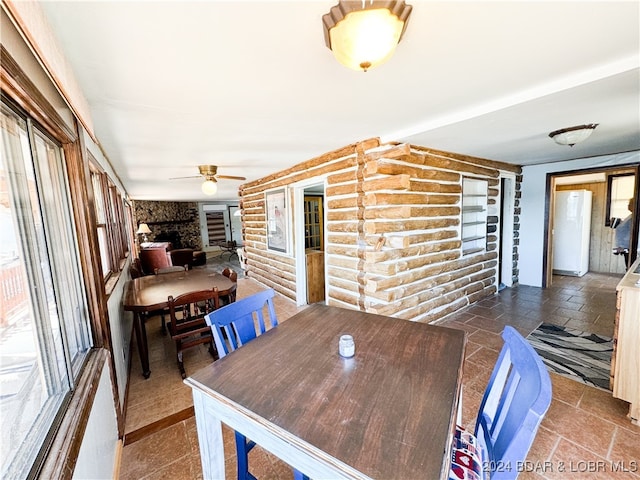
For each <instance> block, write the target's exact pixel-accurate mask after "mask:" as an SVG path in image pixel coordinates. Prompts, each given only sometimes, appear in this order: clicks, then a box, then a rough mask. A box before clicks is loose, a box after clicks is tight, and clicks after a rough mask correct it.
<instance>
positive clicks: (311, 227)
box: [304, 196, 324, 250]
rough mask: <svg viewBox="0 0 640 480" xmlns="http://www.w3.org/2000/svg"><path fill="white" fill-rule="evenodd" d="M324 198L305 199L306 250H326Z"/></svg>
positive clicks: (308, 197)
mask: <svg viewBox="0 0 640 480" xmlns="http://www.w3.org/2000/svg"><path fill="white" fill-rule="evenodd" d="M322 199H323V197H316V196H313V197H311V196H305V197H304V248H311V249H313V250H324V247H323V240H324V238H323V237H324V235H323V234H322V223H323V221H324V220H323V217H322Z"/></svg>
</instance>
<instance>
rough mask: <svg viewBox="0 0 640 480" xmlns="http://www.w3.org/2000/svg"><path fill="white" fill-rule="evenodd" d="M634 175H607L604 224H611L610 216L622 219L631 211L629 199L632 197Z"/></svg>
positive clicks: (607, 225) (608, 225)
mask: <svg viewBox="0 0 640 480" xmlns="http://www.w3.org/2000/svg"><path fill="white" fill-rule="evenodd" d="M635 183H636V177H635V175H633V174H622V175H609V176H608V177H607V215H605V219H604V224H605V226H606V227H610V226H611V219H612V218H619V219H620V220H624V219H625V218H627V217H628V216H629V215H631V212H630V211H629V200H630V199H632V198H633V190H634V187H635Z"/></svg>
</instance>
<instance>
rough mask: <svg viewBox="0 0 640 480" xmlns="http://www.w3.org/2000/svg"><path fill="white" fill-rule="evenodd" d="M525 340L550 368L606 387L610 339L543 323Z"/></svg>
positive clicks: (610, 348)
mask: <svg viewBox="0 0 640 480" xmlns="http://www.w3.org/2000/svg"><path fill="white" fill-rule="evenodd" d="M527 340H528V341H529V343H530V344H531V346H533V348H534V349H535V351H536V352H538V355H540V357H542V361H543V362H544V364H545V365H546V366H547V368H548V369H549V371H551V372H555V373H557V374H559V375H564V376H567V377H569V378H571V379H573V380H577V381H579V382H582V383H585V384H587V385H591V386H594V387H598V388H602V389H603V390H609V372H610V368H611V353H612V351H613V342H612V340H611V339H610V338H608V337H603V336H602V335H596V334H593V333H589V332H581V331H580V330H572V329H569V328H565V327H559V326H557V325H551V324H547V323H543V324H542V325H540V326H539V327H538V328H537V329H536V330H534V331H533V332H531V335H529V336H528V337H527Z"/></svg>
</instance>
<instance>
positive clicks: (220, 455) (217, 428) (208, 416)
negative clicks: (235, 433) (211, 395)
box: [193, 390, 225, 479]
mask: <svg viewBox="0 0 640 480" xmlns="http://www.w3.org/2000/svg"><path fill="white" fill-rule="evenodd" d="M193 408H194V410H195V416H196V427H197V430H198V443H199V444H200V460H201V462H202V477H203V478H218V479H221V478H225V475H224V443H223V441H222V423H221V422H220V420H219V419H218V418H216V416H215V412H214V411H213V410H212V409H211V408H210V405H208V404H207V397H206V396H205V395H204V394H203V393H202V392H199V391H197V390H193Z"/></svg>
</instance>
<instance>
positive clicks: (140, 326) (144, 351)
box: [133, 312, 151, 378]
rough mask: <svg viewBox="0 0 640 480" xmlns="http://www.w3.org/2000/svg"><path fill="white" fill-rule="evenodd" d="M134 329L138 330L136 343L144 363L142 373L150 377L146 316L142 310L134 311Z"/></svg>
mask: <svg viewBox="0 0 640 480" xmlns="http://www.w3.org/2000/svg"><path fill="white" fill-rule="evenodd" d="M133 329H134V330H135V332H136V343H137V345H138V355H139V356H140V363H141V364H142V375H143V376H144V378H149V375H151V370H149V347H148V345H147V329H146V327H145V325H144V318H143V316H142V315H141V314H140V312H134V313H133Z"/></svg>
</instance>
